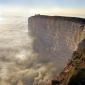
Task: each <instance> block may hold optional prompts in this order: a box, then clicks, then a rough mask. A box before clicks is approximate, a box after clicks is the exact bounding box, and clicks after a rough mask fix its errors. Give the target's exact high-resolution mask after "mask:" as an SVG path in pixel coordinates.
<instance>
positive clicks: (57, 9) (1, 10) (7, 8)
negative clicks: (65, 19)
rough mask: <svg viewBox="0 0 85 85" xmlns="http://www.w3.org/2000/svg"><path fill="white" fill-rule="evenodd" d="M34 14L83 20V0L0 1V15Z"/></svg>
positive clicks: (84, 11) (84, 9) (84, 6)
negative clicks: (74, 17)
mask: <svg viewBox="0 0 85 85" xmlns="http://www.w3.org/2000/svg"><path fill="white" fill-rule="evenodd" d="M35 14H45V15H61V16H76V17H84V18H85V0H0V15H6V16H32V15H35Z"/></svg>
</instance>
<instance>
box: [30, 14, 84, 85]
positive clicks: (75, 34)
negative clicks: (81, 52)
mask: <svg viewBox="0 0 85 85" xmlns="http://www.w3.org/2000/svg"><path fill="white" fill-rule="evenodd" d="M28 30H30V35H31V36H32V37H33V39H34V40H33V43H32V44H33V50H34V52H35V53H37V54H38V61H39V62H40V63H41V65H43V66H44V65H49V63H51V64H52V68H51V67H50V70H49V71H48V72H49V73H50V74H49V73H48V74H46V75H44V76H43V75H42V74H41V76H43V78H42V79H40V81H39V80H38V81H37V82H38V85H45V84H41V83H40V82H41V81H42V82H43V81H47V80H46V79H51V78H52V77H55V74H56V73H60V72H61V71H62V69H63V68H64V67H65V65H66V64H67V62H68V59H71V56H72V53H73V51H75V50H76V49H77V46H78V44H79V42H81V41H82V40H83V39H84V38H85V19H82V18H75V17H63V16H44V15H35V16H32V17H30V18H29V20H28ZM47 75H50V76H49V77H46V76H47ZM35 82H36V81H35ZM35 85H36V84H35Z"/></svg>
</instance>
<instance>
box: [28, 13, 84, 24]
mask: <svg viewBox="0 0 85 85" xmlns="http://www.w3.org/2000/svg"><path fill="white" fill-rule="evenodd" d="M31 18H43V19H54V20H57V19H63V20H68V21H73V22H79V23H82V24H85V18H78V17H66V16H48V15H40V14H37V15H35V16H31V17H29V19H31Z"/></svg>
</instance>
